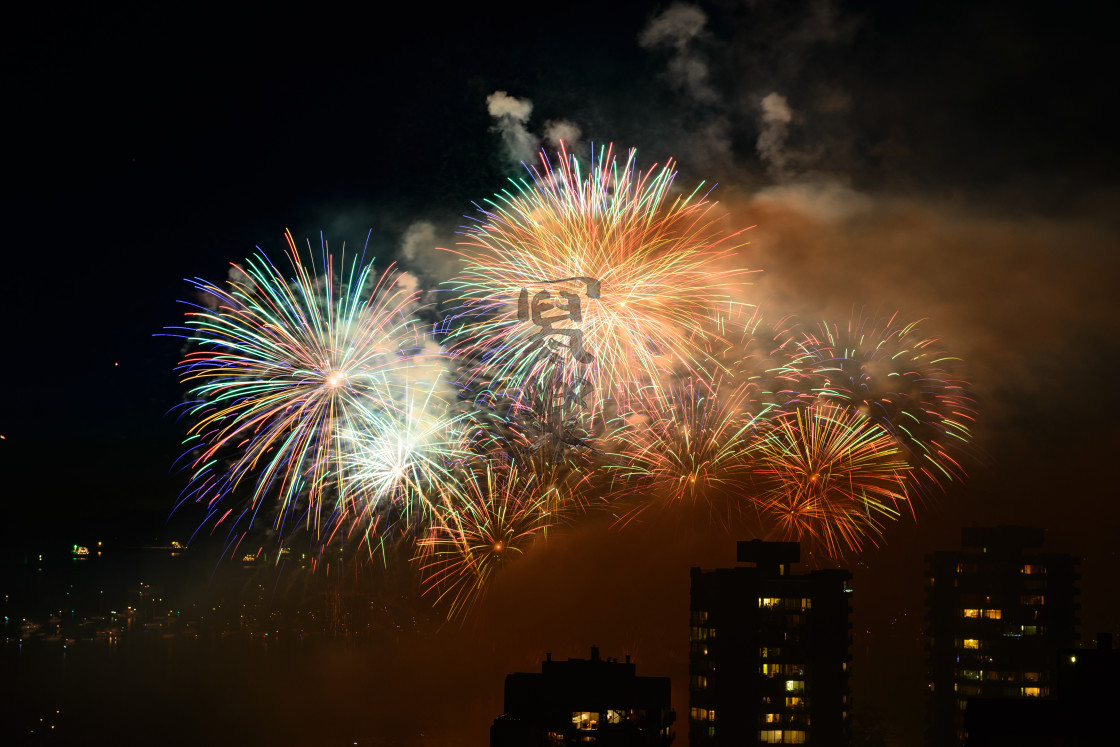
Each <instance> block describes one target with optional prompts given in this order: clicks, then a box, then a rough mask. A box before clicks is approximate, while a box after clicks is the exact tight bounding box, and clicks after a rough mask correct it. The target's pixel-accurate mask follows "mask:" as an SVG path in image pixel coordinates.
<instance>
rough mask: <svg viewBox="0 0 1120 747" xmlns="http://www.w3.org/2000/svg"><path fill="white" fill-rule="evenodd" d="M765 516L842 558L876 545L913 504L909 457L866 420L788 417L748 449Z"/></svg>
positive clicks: (809, 414) (842, 414)
mask: <svg viewBox="0 0 1120 747" xmlns="http://www.w3.org/2000/svg"><path fill="white" fill-rule="evenodd" d="M750 452H751V459H752V464H753V476H754V478H755V481H756V485H757V490H758V493H757V500H758V502H759V506H760V511H761V512H762V514H763V515H764V516H766V517H769V518H770V519H773V520H774V521H776V522H777V525H778V528H779V530H780V531H781V533H782V534H784V535H785V536H786V537H787V538H794V539H798V540H803V539H804V540H808V541H810V542H811V543H813V544H818V545H820V546H822V547H823V548H824V549H825V550H826V551H827V552H828V554H829V555H832V556H836V555H838V554H839V553H840V552H842V549H843V547H847V548H849V549H852V550H859V549H860V547H861V543H862V541H863V539H864V538H867V539H870V540H871V541H872V543H873V544H874V543H875V537H876V536H878V535H880V534H881V533H882V526H883V522H884V521H889V520H893V519H895V518H897V517H898V515H899V508H900V506H902V505H907V504H909V500H908V497H907V493H906V481H905V474H906V470H907V465H906V460H905V457H904V455H903V454H902V453H901V451H900V450H899V448H898V446H897V444H896V442H895V440H894V439H893V438H892V437H891V435H890V434H889V433H887V432H886V431H885V430H883V429H882V428H880V427H879V426H878V425H876V424H875V423H873V422H872V421H871V420H870V419H868V418H867V417H866V416H864V415H861V414H860V413H857V412H854V411H852V410H850V409H847V408H844V407H840V406H837V405H832V404H828V403H827V402H817V403H815V404H813V405H812V406H810V407H801V408H797V409H795V410H792V411H789V412H785V413H782V414H781V415H779V416H778V417H776V418H774V419H773V420H772V421H771V422H769V423H767V424H766V425H765V426H763V427H762V428H760V429H759V430H758V433H757V434H756V436H755V438H754V439H753V440H752V442H751V445H750Z"/></svg>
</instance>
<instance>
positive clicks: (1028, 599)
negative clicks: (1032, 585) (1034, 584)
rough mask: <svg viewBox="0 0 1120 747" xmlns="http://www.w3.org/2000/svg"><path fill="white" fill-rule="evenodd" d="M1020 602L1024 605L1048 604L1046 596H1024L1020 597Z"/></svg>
mask: <svg viewBox="0 0 1120 747" xmlns="http://www.w3.org/2000/svg"><path fill="white" fill-rule="evenodd" d="M1019 602H1020V603H1022V604H1046V596H1045V595H1044V594H1024V595H1023V596H1021V597H1019Z"/></svg>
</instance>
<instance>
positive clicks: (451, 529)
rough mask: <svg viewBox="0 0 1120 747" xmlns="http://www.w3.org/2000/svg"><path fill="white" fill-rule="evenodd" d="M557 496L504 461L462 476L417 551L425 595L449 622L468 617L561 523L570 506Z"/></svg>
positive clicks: (485, 464) (497, 460)
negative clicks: (505, 571)
mask: <svg viewBox="0 0 1120 747" xmlns="http://www.w3.org/2000/svg"><path fill="white" fill-rule="evenodd" d="M556 493H557V490H556V488H555V487H545V486H542V485H541V483H540V482H539V481H538V480H537V478H536V476H535V475H533V474H526V473H525V472H523V471H522V470H521V469H520V468H519V467H518V466H517V465H516V464H515V463H514V462H512V461H510V460H505V459H500V458H490V459H486V460H484V461H481V462H479V463H477V464H475V465H474V466H473V467H472V468H471V469H469V470H467V471H466V472H465V473H464V474H462V475H461V476H460V479H459V481H458V483H457V485H456V489H455V494H454V496H453V497H449V498H448V499H447V500H446V501H445V502H444V503H443V505H442V506H440V507H439V509H438V510H437V512H436V516H435V520H434V521H433V523H432V525H431V527H430V529H429V530H428V533H427V534H426V535H425V536H423V537H421V538H420V539H419V540H418V541H417V546H416V550H417V552H416V562H417V564H418V566H419V568H420V574H421V583H422V585H423V589H424V593H425V594H432V595H434V596H435V602H436V603H441V604H445V605H446V606H447V617H448V619H453V618H462V617H465V616H466V615H467V614H468V613H469V612H470V610H471V609H472V608H473V607H474V605H475V604H476V603H477V602H478V601H479V600H480V599H481V598H482V596H483V595H484V594H485V592H486V589H487V587H488V585H489V583H490V582H491V581H492V579H493V577H494V575H495V574H496V573H497V572H498V571H499V570H500V569H501V568H502V567H503V566H505V565H506V564H508V563H509V562H511V561H513V560H514V559H515V558H517V557H520V556H521V555H522V554H524V552H525V551H526V550H527V549H528V547H529V546H530V545H531V544H532V543H533V542H535V541H537V540H538V539H540V538H542V537H543V536H544V535H545V533H546V531H547V530H548V528H549V527H551V526H553V525H554V524H555V523H556V522H557V521H558V519H559V517H560V508H559V507H560V506H562V505H564V504H565V503H566V502H567V501H565V500H564V499H563V497H561V496H557V495H556Z"/></svg>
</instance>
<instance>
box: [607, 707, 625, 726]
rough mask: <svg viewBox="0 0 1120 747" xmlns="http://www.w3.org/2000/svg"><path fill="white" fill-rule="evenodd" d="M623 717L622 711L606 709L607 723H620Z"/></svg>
mask: <svg viewBox="0 0 1120 747" xmlns="http://www.w3.org/2000/svg"><path fill="white" fill-rule="evenodd" d="M623 718H625V717H624V716H623V713H622V711H612V710H608V711H607V723H608V724H621V723H622V719H623Z"/></svg>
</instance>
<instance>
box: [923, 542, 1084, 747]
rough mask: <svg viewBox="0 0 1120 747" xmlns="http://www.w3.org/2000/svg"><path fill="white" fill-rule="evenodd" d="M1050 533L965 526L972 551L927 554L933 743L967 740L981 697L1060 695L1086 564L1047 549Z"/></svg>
mask: <svg viewBox="0 0 1120 747" xmlns="http://www.w3.org/2000/svg"><path fill="white" fill-rule="evenodd" d="M1043 536H1044V533H1043V530H1042V529H1035V528H1030V527H1013V526H999V527H966V528H964V529H962V530H961V544H962V545H963V546H964V548H965V549H963V550H953V551H941V552H937V553H934V554H932V555H929V556H927V557H926V562H927V563H928V564H929V578H928V582H927V583H928V585H927V606H928V610H929V615H928V619H929V626H928V628H927V629H926V636H927V649H928V654H929V658H928V665H929V708H928V712H927V713H928V725H927V730H926V737H927V739H926V741H927V744H928V745H930V747H948V746H950V745H952V746H958V745H961V744H964V743H965V737H966V730H965V724H964V712H965V708H966V705H967V703H968V702H969V700H970V699H972V698H979V699H984V700H1001V701H1006V700H1017V699H1024V700H1027V699H1029V700H1031V701H1035V704H1036V705H1037V701H1038V700H1040V699H1044V698H1048V697H1051V696H1053V695H1054V694H1055V692H1056V690H1055V688H1056V684H1057V661H1058V659H1057V655H1058V652H1059V650H1060V649H1064V648H1071V647H1072V646H1073V645H1074V643H1075V641H1076V640H1077V632H1076V628H1077V623H1078V619H1077V609H1078V605H1077V602H1076V599H1077V580H1078V578H1079V576H1078V575H1077V572H1076V571H1077V564H1078V562H1079V561H1078V559H1077V558H1074V557H1073V556H1071V555H1065V554H1061V553H1046V552H1042V550H1041V549H1040V548H1041V547H1042V544H1043ZM979 707H980V708H987V709H989V710H990V711H993V712H994V711H1001V712H1002V711H1008V712H1010V711H1013V710H1015V709H1016V708H1019V706H1012V705H988V706H979ZM1027 710H1030V709H1029V708H1027V709H1024V712H1025V711H1027ZM1040 718H1041V716H1040ZM1040 728H1041V727H1040Z"/></svg>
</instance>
